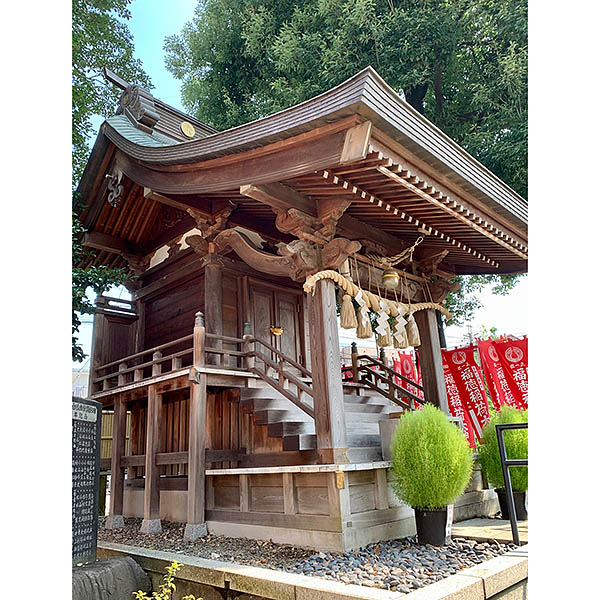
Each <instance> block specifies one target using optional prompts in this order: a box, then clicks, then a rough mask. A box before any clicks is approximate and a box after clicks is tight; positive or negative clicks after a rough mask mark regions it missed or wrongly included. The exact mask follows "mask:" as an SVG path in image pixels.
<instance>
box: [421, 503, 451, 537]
mask: <svg viewBox="0 0 600 600" xmlns="http://www.w3.org/2000/svg"><path fill="white" fill-rule="evenodd" d="M414 510H415V522H416V524H417V540H418V542H419V544H431V545H432V546H443V545H444V544H445V543H446V522H447V520H448V507H447V506H445V507H444V508H438V509H423V510H422V509H420V508H415V509H414Z"/></svg>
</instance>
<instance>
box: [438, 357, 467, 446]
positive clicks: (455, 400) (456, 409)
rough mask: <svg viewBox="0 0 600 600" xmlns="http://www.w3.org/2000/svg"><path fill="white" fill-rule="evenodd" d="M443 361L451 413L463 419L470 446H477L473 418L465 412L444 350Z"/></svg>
mask: <svg viewBox="0 0 600 600" xmlns="http://www.w3.org/2000/svg"><path fill="white" fill-rule="evenodd" d="M442 363H443V365H444V381H445V383H446V396H447V397H448V408H449V410H450V414H451V415H452V416H453V417H460V418H461V419H462V423H463V431H464V432H465V437H466V438H467V441H468V442H469V446H471V448H475V435H474V433H473V425H472V424H471V419H470V418H469V417H468V416H467V415H466V414H465V410H464V408H463V405H462V402H461V400H460V393H459V391H458V387H457V386H456V382H455V381H454V377H453V376H452V373H451V371H450V367H449V366H448V362H447V360H446V355H445V354H444V352H443V351H442Z"/></svg>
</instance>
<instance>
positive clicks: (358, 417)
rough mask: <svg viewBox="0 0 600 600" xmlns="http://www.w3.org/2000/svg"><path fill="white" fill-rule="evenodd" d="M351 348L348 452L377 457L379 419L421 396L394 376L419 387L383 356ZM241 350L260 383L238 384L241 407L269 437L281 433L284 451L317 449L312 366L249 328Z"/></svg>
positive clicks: (346, 403) (346, 393) (409, 406)
mask: <svg viewBox="0 0 600 600" xmlns="http://www.w3.org/2000/svg"><path fill="white" fill-rule="evenodd" d="M352 350H353V351H352V374H353V382H352V383H348V382H345V383H344V384H343V389H344V416H345V422H346V442H347V444H348V458H349V459H350V461H351V462H365V461H367V462H368V461H372V460H381V440H380V435H379V421H381V420H384V419H387V418H389V417H388V415H389V413H390V412H397V411H398V407H401V408H402V409H403V410H413V409H414V407H415V401H418V400H420V398H419V397H418V396H416V395H415V394H414V393H413V392H410V391H408V390H407V389H406V388H405V387H404V386H401V385H399V384H398V383H397V381H398V380H401V381H402V382H403V383H404V382H406V383H407V384H410V385H412V386H414V388H415V389H419V390H422V389H423V388H422V387H421V386H419V385H417V384H416V383H415V382H413V381H411V380H409V379H407V378H406V377H404V376H403V375H401V374H400V373H397V372H396V371H394V370H393V369H391V368H390V367H389V366H387V365H386V364H385V361H384V360H383V357H381V359H379V360H378V359H375V358H372V357H370V356H366V355H360V356H359V355H358V354H357V352H356V346H355V345H354V344H353V349H352ZM242 355H243V357H244V360H245V364H246V368H247V370H248V371H250V372H251V373H254V374H255V375H258V376H259V378H260V380H261V385H260V387H255V388H242V389H241V396H240V403H241V410H242V411H243V412H246V413H253V414H254V418H255V420H254V422H255V424H256V425H266V426H267V433H268V435H269V436H270V437H277V438H282V443H283V444H282V445H283V450H284V451H296V452H298V451H300V452H302V451H314V450H316V449H317V435H316V432H315V421H314V398H313V390H312V374H311V372H310V371H309V370H308V369H306V368H305V367H304V366H302V365H300V364H299V363H297V362H296V361H295V360H293V359H291V358H290V357H288V356H286V355H285V354H283V353H282V352H280V351H279V350H278V349H277V348H275V347H274V346H272V345H271V344H269V343H268V342H265V341H264V340H260V339H257V338H255V337H254V336H252V335H250V334H246V335H244V352H243V353H242Z"/></svg>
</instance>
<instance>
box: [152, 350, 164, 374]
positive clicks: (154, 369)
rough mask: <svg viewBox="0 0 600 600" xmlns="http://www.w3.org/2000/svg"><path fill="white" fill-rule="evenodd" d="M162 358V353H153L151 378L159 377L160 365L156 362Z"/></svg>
mask: <svg viewBox="0 0 600 600" xmlns="http://www.w3.org/2000/svg"><path fill="white" fill-rule="evenodd" d="M161 358H162V352H159V351H157V352H154V354H152V376H153V377H154V376H156V375H160V374H161V373H162V365H161V364H160V363H159V362H158V361H159V360H160V359H161Z"/></svg>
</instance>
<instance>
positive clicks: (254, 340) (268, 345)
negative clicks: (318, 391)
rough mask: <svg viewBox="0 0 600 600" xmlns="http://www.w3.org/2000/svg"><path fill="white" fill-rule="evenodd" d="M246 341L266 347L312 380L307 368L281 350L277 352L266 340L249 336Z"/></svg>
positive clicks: (246, 336) (245, 338)
mask: <svg viewBox="0 0 600 600" xmlns="http://www.w3.org/2000/svg"><path fill="white" fill-rule="evenodd" d="M244 341H246V342H249V343H257V342H258V343H259V344H262V345H263V346H265V348H268V349H269V350H270V351H271V352H273V353H274V354H276V355H277V356H279V357H280V358H282V359H283V360H284V361H285V362H289V363H290V364H291V365H292V366H293V367H295V368H296V369H298V370H299V371H300V372H301V373H303V374H304V375H305V376H306V377H310V378H311V379H312V373H311V372H310V371H309V370H308V369H307V368H306V367H303V366H302V365H301V364H300V363H298V362H296V361H295V360H294V359H293V358H290V357H289V356H286V355H285V354H284V353H283V352H281V351H280V350H277V348H275V346H272V345H271V344H269V342H265V341H264V340H261V339H259V338H257V337H254V336H248V335H245V336H244Z"/></svg>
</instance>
